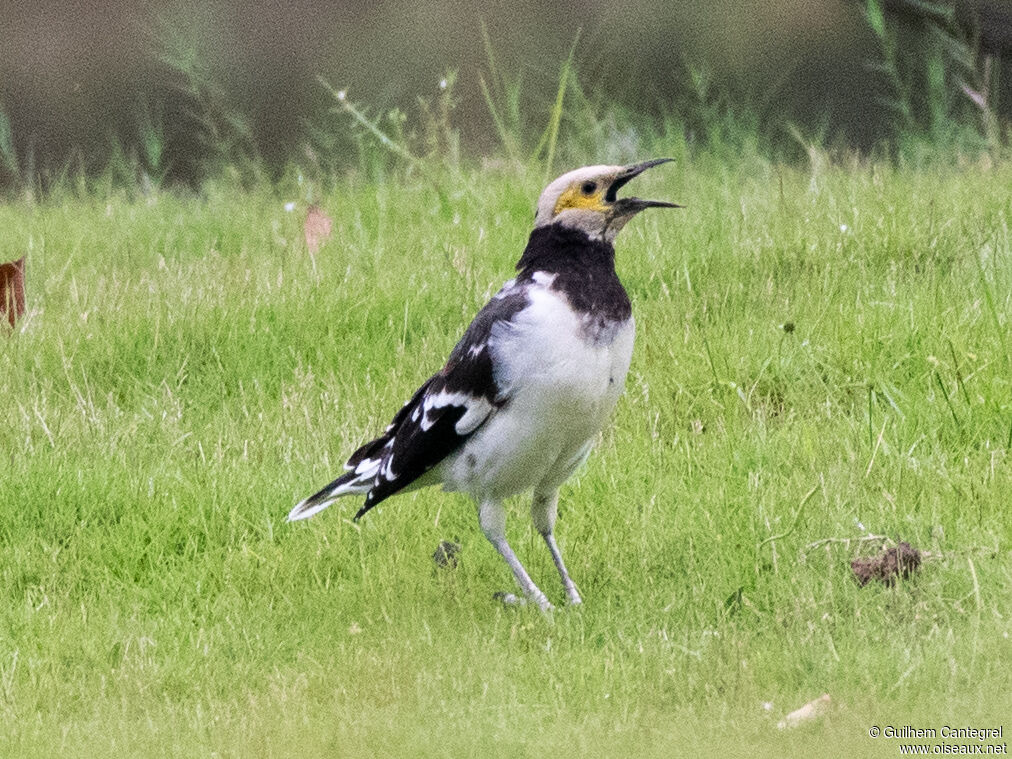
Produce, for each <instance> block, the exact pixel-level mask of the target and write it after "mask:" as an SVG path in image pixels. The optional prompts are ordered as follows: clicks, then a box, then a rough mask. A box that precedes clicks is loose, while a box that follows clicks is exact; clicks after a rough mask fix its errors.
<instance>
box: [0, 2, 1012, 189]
mask: <svg viewBox="0 0 1012 759" xmlns="http://www.w3.org/2000/svg"><path fill="white" fill-rule="evenodd" d="M881 2H882V5H881V10H882V11H883V12H884V14H885V15H886V17H887V18H888V21H889V24H890V25H891V26H890V29H891V34H892V35H893V39H894V51H893V52H894V53H895V55H896V57H897V59H899V60H898V61H897V62H896V65H897V66H898V67H899V68H900V69H901V71H900V73H901V74H902V73H903V71H902V69H903V67H904V66H906V67H907V68H910V67H911V66H914V67H916V68H918V69H919V70H920V72H921V74H920V75H919V76H920V77H921V78H922V79H924V81H920V80H919V79H918V77H908V78H907V86H908V89H909V92H908V93H907V97H908V99H909V100H911V101H913V107H914V109H915V110H916V108H917V107H918V104H917V102H916V101H917V100H918V98H919V96H920V95H921V94H922V93H926V92H927V91H928V90H930V89H931V87H932V82H931V81H930V80H931V77H932V76H935V75H936V74H937V72H935V73H933V72H932V69H931V65H932V64H931V61H930V59H931V58H932V57H935V58H938V59H939V61H941V62H940V63H939V65H941V66H948V67H949V68H950V69H952V68H953V66H952V60H951V59H953V58H954V57H958V56H959V55H960V51H958V50H956V51H951V50H950V51H947V50H946V48H945V45H946V44H948V43H947V42H946V37H948V42H949V43H951V42H952V40H953V39H954V40H956V41H957V42H958V43H959V44H965V48H964V50H963V52H964V53H965V54H966V55H970V56H973V57H974V59H975V60H974V61H972V62H971V63H972V64H973V66H975V70H976V71H978V72H980V71H982V65H983V64H982V61H983V60H984V58H985V57H989V58H992V59H993V61H994V65H993V66H990V64H989V69H988V71H987V72H986V73H987V75H988V78H989V84H990V85H991V86H990V91H989V92H988V93H987V94H988V98H989V107H991V108H992V109H994V110H996V111H997V112H999V113H1002V114H1005V115H1007V114H1008V112H1009V110H1008V103H1009V101H1012V97H1008V96H1007V94H1006V93H1007V91H1008V89H1009V86H1008V82H1007V81H1005V79H1007V77H1006V78H1005V79H1002V78H1001V77H999V76H998V75H997V71H998V70H999V66H998V63H1000V58H1001V56H1002V55H1005V56H1006V57H1007V56H1008V54H1009V50H1010V45H1012V42H1010V40H1012V2H1009V1H1008V0H961V1H960V2H954V3H943V2H923V1H922V0H881ZM873 5H875V6H877V5H878V4H877V3H875V4H873ZM869 7H870V6H869V4H868V3H865V2H856V1H855V0H745V1H743V2H732V1H731V0H716V1H714V2H707V3H697V2H682V1H679V2H663V1H662V0H626V2H621V3H616V2H607V1H606V0H584V1H583V2H564V3H559V2H548V1H546V0H517V1H516V2H513V3H509V4H506V3H477V2H468V1H467V0H436V1H435V2H426V3H406V2H391V1H389V0H387V1H386V2H370V3H366V2H344V3H327V2H322V1H321V0H287V1H286V2H276V1H275V0H249V1H248V2H240V1H239V0H213V1H212V2H176V3H172V2H169V3H164V2H163V3H157V2H133V1H132V0H98V1H97V2H54V1H52V0H44V1H43V2H33V3H30V2H5V3H3V4H2V5H0V28H2V34H0V107H2V109H3V113H4V114H6V116H5V120H6V121H7V122H8V123H7V127H6V131H7V132H8V133H9V135H8V136H7V140H6V142H7V143H9V144H7V145H6V148H5V152H7V153H9V154H12V155H13V156H14V158H12V159H8V161H7V163H11V162H13V163H14V164H16V165H17V171H21V172H25V171H27V172H29V173H31V172H35V171H38V172H44V171H57V170H59V169H60V167H65V166H67V165H68V164H71V163H76V164H78V165H81V166H83V167H85V168H87V169H95V170H99V169H101V168H102V167H103V166H104V164H105V162H106V161H107V160H108V156H109V153H110V150H111V149H112V148H111V146H113V145H115V146H117V147H118V148H122V149H123V150H126V151H130V150H133V149H137V148H139V147H143V146H142V145H140V143H143V141H144V139H145V137H144V133H145V130H147V131H148V132H151V131H152V130H153V131H154V132H155V134H156V135H157V137H158V139H159V140H161V141H162V142H163V143H164V153H163V154H162V155H161V156H160V158H161V160H162V163H163V166H164V168H165V169H166V171H167V172H168V175H169V176H170V177H172V178H175V179H182V180H188V181H192V180H193V179H195V178H196V177H195V174H196V173H198V172H199V169H198V168H197V167H198V165H199V163H200V160H201V155H202V152H203V151H206V150H207V146H206V145H205V144H202V141H201V139H200V135H199V129H194V125H193V123H192V122H193V120H194V119H195V118H198V115H199V113H200V110H201V109H200V108H199V107H195V105H194V103H193V99H194V93H193V92H192V91H191V90H190V89H188V86H187V84H186V82H185V81H183V79H185V77H183V78H181V76H180V68H181V66H186V65H190V66H192V67H195V68H198V69H199V72H200V76H202V77H204V79H205V81H206V82H208V83H212V82H213V85H214V88H215V89H216V92H217V97H218V98H219V101H220V104H227V105H223V106H222V107H224V108H226V109H227V110H229V112H231V113H235V114H241V118H242V120H243V129H245V130H248V136H249V139H250V141H251V143H252V144H253V146H254V150H255V152H256V153H257V154H258V158H259V159H261V160H262V161H263V164H264V165H265V166H266V167H268V169H269V170H271V171H275V172H276V171H278V170H279V169H280V167H282V166H284V165H285V164H286V163H287V162H290V161H291V160H293V158H295V159H296V160H297V158H298V156H300V155H301V154H302V151H304V148H305V145H306V142H307V140H308V139H309V136H310V135H311V134H312V130H313V125H314V124H317V125H318V124H321V123H327V119H332V118H333V116H332V115H328V108H330V107H331V106H332V105H333V100H332V99H331V97H330V95H329V94H328V93H327V92H326V91H325V90H324V88H323V87H321V85H320V84H319V82H318V81H317V79H316V77H317V75H323V76H324V77H326V78H327V80H328V81H330V82H331V83H332V84H333V85H334V86H335V87H336V88H347V91H348V93H349V97H350V98H355V99H357V100H360V101H364V102H367V103H368V104H369V105H370V106H371V107H372V108H373V109H374V111H373V112H374V113H381V112H386V111H387V110H388V109H391V108H395V107H397V108H401V109H410V108H411V107H412V105H413V104H414V103H415V99H416V98H417V97H418V96H419V95H422V96H425V95H432V94H433V93H435V90H436V88H437V86H438V83H439V81H440V80H441V79H442V78H443V77H444V76H445V75H446V74H447V73H448V72H457V85H456V89H455V92H454V96H455V101H454V103H455V125H456V126H457V127H459V130H460V135H461V142H462V145H463V147H464V149H465V151H467V152H468V153H469V154H479V155H480V154H483V153H484V152H486V151H489V150H491V149H492V148H494V146H495V145H496V138H495V135H494V132H493V130H492V124H491V121H490V115H489V112H488V109H487V108H486V104H485V102H484V99H483V96H482V93H481V90H480V86H479V76H480V74H481V73H482V72H487V71H488V69H489V66H490V61H489V57H488V51H487V49H486V46H485V45H484V43H483V35H482V28H483V25H484V26H485V28H486V29H487V35H488V39H489V40H490V41H491V45H492V48H493V50H494V52H495V56H496V58H495V64H496V65H497V66H498V67H499V69H500V70H501V72H504V73H505V74H507V75H509V76H510V77H515V78H516V80H517V81H518V82H522V88H523V93H524V98H525V101H524V104H523V107H524V108H526V109H529V110H532V111H536V110H537V109H538V108H541V109H542V110H547V109H548V108H549V107H550V104H551V101H552V99H553V98H554V96H555V91H556V88H557V84H558V78H559V66H560V63H561V62H562V61H564V60H565V59H566V57H567V55H568V52H569V49H570V47H571V46H572V44H573V42H574V40H576V38H577V34H578V32H579V34H580V37H579V41H578V44H577V46H576V51H575V56H574V63H575V71H576V74H577V76H578V80H577V81H579V83H580V85H581V86H582V87H583V88H584V90H586V91H587V92H589V93H590V94H591V95H592V96H593V97H595V98H597V102H599V103H603V104H607V106H608V107H609V108H612V107H615V108H627V109H629V110H631V111H634V112H636V113H638V114H643V115H645V116H653V117H663V116H664V115H669V114H672V113H681V114H683V115H684V112H685V111H686V110H687V108H690V107H691V103H692V102H693V99H696V100H698V99H700V98H703V99H705V98H712V97H713V93H714V92H716V93H719V94H720V97H721V98H723V99H725V100H726V101H728V102H729V103H733V104H734V106H735V107H736V108H740V109H747V110H748V111H749V113H750V114H751V115H752V117H753V118H754V120H755V122H756V123H757V124H758V126H759V128H760V129H761V130H764V131H765V133H766V134H767V136H768V137H769V138H770V139H771V140H772V141H774V142H775V141H777V140H778V139H782V138H784V137H786V130H785V129H784V125H785V124H793V125H796V126H797V127H798V128H800V129H802V130H803V131H804V132H806V133H808V134H812V133H818V134H819V135H820V136H821V137H822V138H824V139H828V140H835V141H838V142H840V143H842V144H846V145H849V146H853V147H856V148H858V149H870V148H872V147H874V146H875V145H876V144H877V143H878V142H879V141H880V140H881V139H882V138H883V137H884V136H886V135H888V133H889V130H890V128H892V127H893V126H895V123H896V115H897V114H896V111H897V108H896V107H894V106H893V105H890V103H891V101H894V100H895V96H896V92H895V90H896V82H895V81H892V79H895V77H892V75H891V74H890V73H889V72H888V71H887V70H884V69H883V67H882V62H883V55H884V52H885V51H884V49H883V48H884V45H883V40H882V39H879V38H877V37H876V34H875V29H874V24H873V23H869V18H868V8H869ZM939 29H940V30H942V34H938V30H939ZM911 53H915V54H916V55H915V56H914V57H915V58H918V59H919V60H917V61H915V62H914V63H913V64H911V62H910V61H909V60H906V61H905V60H903V58H904V56H908V57H909V54H911ZM926 61H927V62H926ZM955 68H957V69H958V68H959V66H958V64H957V65H956V66H955ZM942 75H943V76H945V75H946V74H945V72H942ZM954 76H956V77H958V76H959V72H958V71H956V72H955V74H954ZM964 78H966V77H964ZM935 84H937V82H936V83H935ZM963 84H964V82H963V80H962V79H958V80H954V81H953V82H950V83H949V86H948V88H947V90H948V91H949V92H950V95H949V96H947V97H955V98H959V97H961V95H960V90H961V88H962V85H963ZM972 84H973V83H972V82H971V86H972ZM703 90H705V92H704V91H703ZM953 93H954V94H953ZM1002 95H1006V96H1005V97H1002ZM925 97H926V96H925ZM687 103H689V104H690V105H686V104H687ZM923 107H924V108H930V107H931V106H930V105H928V106H923ZM968 107H970V108H972V107H973V106H972V103H970V102H969V101H968ZM914 115H915V116H916V115H917V114H916V113H915V114H914ZM926 128H930V125H928V126H927V127H926ZM2 137H4V135H3V134H0V138H2ZM205 142H206V140H205ZM3 147H4V146H3V145H0V148H3ZM346 147H347V146H346ZM8 168H10V167H8ZM8 173H10V172H9V171H8Z"/></svg>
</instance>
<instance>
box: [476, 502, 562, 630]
mask: <svg viewBox="0 0 1012 759" xmlns="http://www.w3.org/2000/svg"><path fill="white" fill-rule="evenodd" d="M478 523H479V524H480V525H481V531H482V532H483V533H485V537H486V538H488V542H489V543H491V544H492V545H493V546H495V550H497V551H498V552H499V555H500V556H502V557H503V559H505V561H506V563H507V564H508V565H509V568H510V569H512V570H513V576H514V577H516V579H517V584H518V585H519V586H520V589H521V590H522V591H523V593H524V595H525V596H527V598H529V599H530V600H531V601H533V602H534V603H536V604H537V605H538V606H540V607H541V610H542V611H548V610H549V609H551V608H552V605H551V604H550V603H549V602H548V598H547V596H545V594H544V593H542V592H541V590H540V589H539V588H538V586H537V585H535V584H534V581H533V580H531V576H530V575H529V574H527V570H526V569H524V567H523V564H521V563H520V559H518V558H517V555H516V554H515V553H513V549H512V548H510V544H509V543H507V542H506V511H505V509H503V506H502V503H501V502H500V501H482V502H481V503H480V504H479V506H478Z"/></svg>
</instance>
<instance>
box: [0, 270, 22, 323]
mask: <svg viewBox="0 0 1012 759" xmlns="http://www.w3.org/2000/svg"><path fill="white" fill-rule="evenodd" d="M24 312H25V257H24V256H21V258H20V259H18V260H17V261H11V262H10V263H6V264H0V316H3V315H4V314H6V315H7V321H8V322H10V325H11V327H13V326H14V323H15V322H16V321H17V320H18V319H19V318H20V317H21V315H22V314H24Z"/></svg>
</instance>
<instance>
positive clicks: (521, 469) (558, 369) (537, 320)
mask: <svg viewBox="0 0 1012 759" xmlns="http://www.w3.org/2000/svg"><path fill="white" fill-rule="evenodd" d="M529 297H530V305H529V306H528V307H527V308H525V309H524V310H523V311H521V312H520V313H519V314H517V315H516V316H515V317H514V318H513V320H512V321H511V322H509V323H501V324H497V325H495V327H493V330H492V336H491V339H490V341H489V345H490V347H491V348H492V355H493V364H494V372H495V378H496V381H497V383H498V384H499V386H500V388H502V390H503V395H504V396H505V397H506V398H508V399H509V400H508V401H507V403H506V405H505V406H504V408H502V409H501V410H499V411H497V412H495V413H494V415H493V416H492V418H490V419H489V421H488V422H487V423H486V424H485V425H484V426H483V427H482V428H481V429H480V430H479V431H478V432H477V433H476V434H475V435H474V436H473V437H472V438H471V439H470V440H469V441H468V443H467V444H466V445H465V446H464V448H463V449H462V451H461V453H460V454H459V455H458V456H457V457H455V459H454V460H453V462H452V463H451V462H448V464H449V466H448V467H447V470H448V471H445V470H444V477H445V481H446V486H447V488H448V489H452V490H465V491H467V492H470V493H472V494H473V495H475V496H476V497H478V498H481V497H482V496H483V495H485V494H487V495H489V496H492V497H496V498H501V497H506V496H509V495H513V494H516V493H520V492H523V491H525V490H528V489H530V488H531V487H534V486H537V485H541V484H547V485H550V486H552V487H556V486H558V485H559V484H561V483H562V482H563V481H564V480H565V479H566V478H567V477H568V476H569V475H570V474H572V471H573V470H574V469H575V468H576V466H577V465H578V464H579V463H580V462H581V461H582V459H583V458H584V457H585V455H586V453H587V451H589V449H590V445H591V444H592V442H593V440H594V438H595V436H596V435H597V433H598V432H599V431H600V430H601V428H602V427H603V426H604V423H605V422H606V420H607V418H608V416H609V415H610V414H611V411H612V410H613V409H614V407H615V403H616V401H617V400H618V397H619V396H620V395H621V393H622V388H623V386H624V384H625V377H626V374H627V373H628V371H629V361H630V359H631V357H632V348H633V339H634V335H635V326H634V323H633V320H632V319H631V318H630V319H628V320H627V321H625V322H621V323H616V324H615V325H613V326H612V325H609V327H608V328H607V329H605V330H596V331H593V332H592V331H591V330H590V329H589V326H590V323H589V322H587V323H585V322H584V321H583V320H582V319H581V318H580V316H579V315H578V314H576V313H575V312H574V311H573V310H572V309H571V308H570V307H569V304H568V303H567V302H566V300H565V298H564V296H562V295H560V294H559V293H557V292H554V291H552V290H550V289H548V288H547V287H533V288H531V290H530V291H529Z"/></svg>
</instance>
